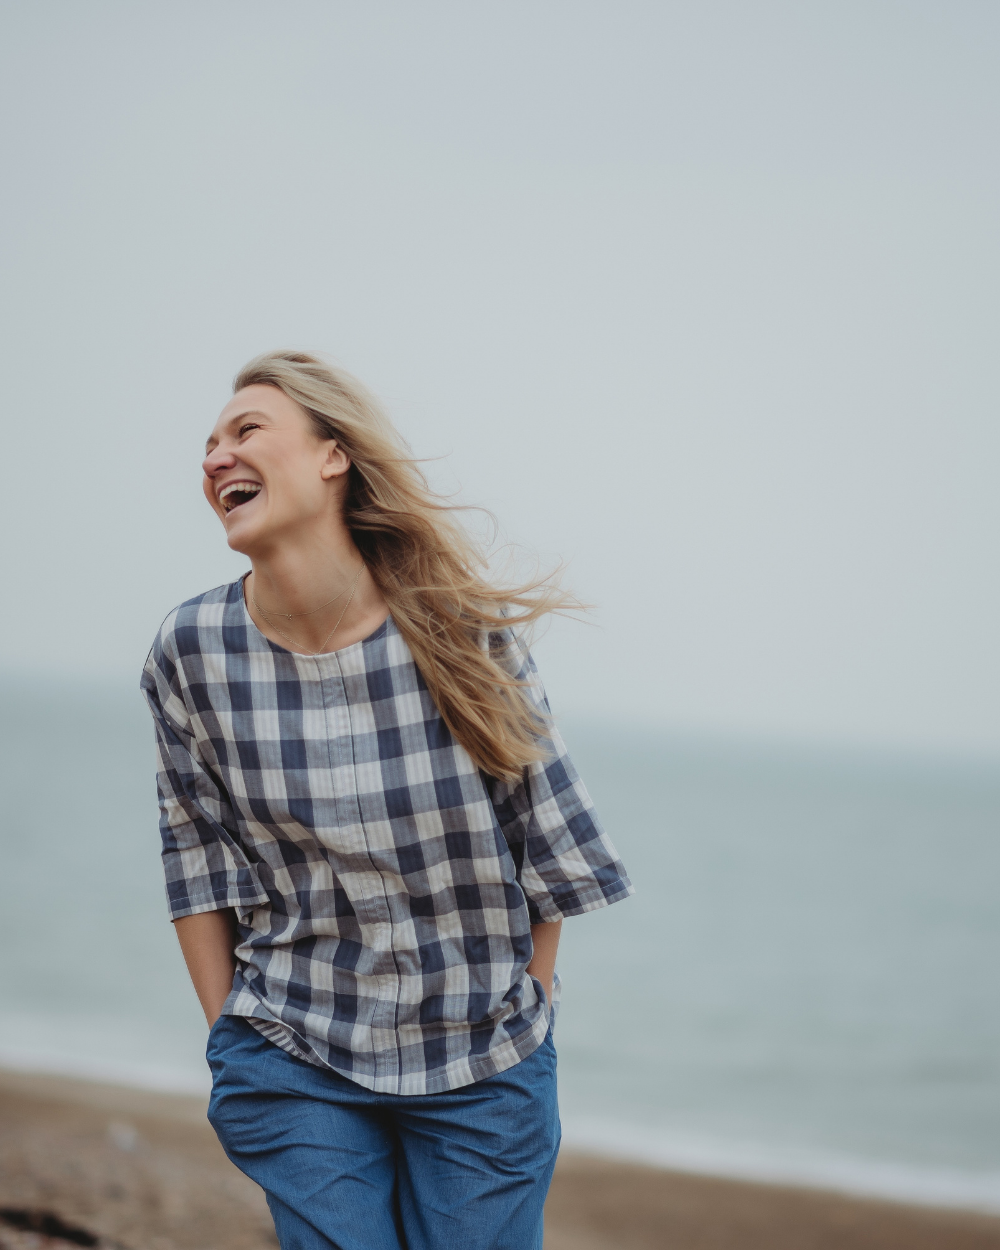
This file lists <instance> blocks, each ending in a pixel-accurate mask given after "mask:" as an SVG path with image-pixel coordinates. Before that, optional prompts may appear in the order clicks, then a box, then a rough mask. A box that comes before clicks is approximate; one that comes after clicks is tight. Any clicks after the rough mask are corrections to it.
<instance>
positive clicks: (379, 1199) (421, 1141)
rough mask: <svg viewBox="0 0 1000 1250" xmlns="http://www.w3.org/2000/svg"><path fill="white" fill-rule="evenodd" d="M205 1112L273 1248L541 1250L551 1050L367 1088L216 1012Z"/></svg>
mask: <svg viewBox="0 0 1000 1250" xmlns="http://www.w3.org/2000/svg"><path fill="white" fill-rule="evenodd" d="M208 1062H209V1066H210V1067H211V1069H212V1076H213V1086H212V1100H211V1104H210V1106H209V1113H208V1118H209V1120H210V1121H211V1123H212V1126H213V1128H214V1129H215V1131H216V1132H217V1133H218V1135H219V1140H220V1141H221V1143H222V1145H223V1148H224V1149H225V1152H226V1154H227V1155H228V1156H229V1158H230V1159H231V1160H232V1161H233V1163H235V1164H236V1166H237V1167H238V1168H239V1169H240V1170H241V1171H242V1172H245V1173H246V1175H247V1176H249V1177H251V1179H253V1180H255V1181H256V1182H257V1183H258V1185H260V1186H261V1187H262V1188H263V1190H264V1192H265V1193H266V1194H267V1202H268V1206H269V1207H270V1208H271V1214H272V1216H273V1217H274V1226H275V1229H276V1231H277V1234H278V1241H279V1243H280V1245H281V1248H282V1250H542V1207H543V1205H544V1202H545V1195H546V1193H547V1191H548V1188H549V1182H550V1180H551V1179H552V1169H553V1167H554V1166H555V1161H556V1154H557V1153H558V1150H559V1136H560V1133H559V1112H558V1107H557V1103H556V1052H555V1047H554V1046H553V1044H552V1034H551V1031H550V1032H549V1035H548V1036H547V1037H546V1039H545V1041H544V1042H543V1043H542V1045H541V1046H540V1047H539V1048H538V1049H537V1050H536V1051H534V1053H533V1054H531V1055H529V1056H528V1058H527V1059H524V1060H522V1061H521V1062H520V1063H519V1064H516V1065H515V1066H514V1067H513V1068H509V1069H508V1070H507V1071H506V1072H501V1073H500V1074H499V1075H498V1076H491V1077H487V1078H486V1079H485V1080H482V1081H476V1082H474V1083H473V1084H471V1085H464V1086H462V1088H460V1089H455V1090H447V1091H445V1092H443V1093H440V1094H416V1095H403V1094H376V1093H373V1092H372V1091H371V1090H368V1089H364V1088H363V1087H362V1086H360V1085H357V1084H355V1082H353V1081H350V1080H348V1079H347V1078H346V1077H343V1076H340V1075H339V1074H338V1073H336V1072H332V1071H329V1070H328V1069H325V1068H319V1067H315V1066H314V1065H313V1064H310V1063H306V1062H304V1061H303V1060H301V1059H296V1058H295V1057H294V1056H293V1055H289V1054H287V1053H286V1052H285V1051H283V1050H282V1049H281V1048H280V1047H279V1046H275V1045H274V1044H273V1043H271V1042H269V1041H267V1040H266V1039H265V1038H264V1037H262V1036H261V1035H260V1034H259V1033H258V1032H257V1030H256V1029H255V1028H254V1027H253V1025H251V1024H249V1023H247V1021H246V1020H243V1019H240V1018H239V1017H235V1016H222V1017H220V1018H219V1020H218V1021H216V1023H215V1025H214V1026H213V1028H212V1031H211V1033H210V1034H209V1040H208Z"/></svg>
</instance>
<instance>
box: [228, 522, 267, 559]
mask: <svg viewBox="0 0 1000 1250" xmlns="http://www.w3.org/2000/svg"><path fill="white" fill-rule="evenodd" d="M258 528H259V527H258V526H255V525H247V524H246V523H245V522H243V521H242V520H241V521H234V522H232V523H231V524H229V525H227V526H226V542H227V543H228V544H229V546H230V548H231V549H232V550H233V551H238V552H239V553H240V554H241V555H244V556H249V555H251V554H252V552H253V551H254V550H255V549H256V548H257V547H258V546H259V544H260V538H261V536H260V534H259V533H258V532H257V530H258Z"/></svg>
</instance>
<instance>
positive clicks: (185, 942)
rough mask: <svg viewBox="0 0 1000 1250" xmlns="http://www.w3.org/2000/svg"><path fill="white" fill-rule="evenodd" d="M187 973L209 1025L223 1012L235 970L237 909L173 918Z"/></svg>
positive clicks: (229, 908) (224, 909) (227, 908)
mask: <svg viewBox="0 0 1000 1250" xmlns="http://www.w3.org/2000/svg"><path fill="white" fill-rule="evenodd" d="M174 929H175V931H176V933H177V940H178V942H180V944H181V952H182V954H183V955H184V962H185V963H186V964H187V970H188V975H189V976H190V977H191V980H192V981H193V982H194V988H195V993H196V994H197V995H198V1001H199V1002H200V1003H201V1009H202V1011H203V1012H204V1013H205V1019H206V1020H207V1021H208V1026H209V1028H211V1027H212V1025H213V1024H214V1023H215V1022H216V1020H218V1018H219V1016H220V1015H221V1014H222V1007H223V1004H224V1003H225V1001H226V999H227V998H228V997H229V992H230V990H231V989H232V988H233V974H234V973H235V971H236V956H235V955H234V954H233V951H234V949H235V947H236V912H235V911H234V910H233V909H232V908H231V907H226V908H223V909H222V910H221V911H203V912H199V914H198V915H196V916H182V917H181V918H180V919H179V920H175V921H174Z"/></svg>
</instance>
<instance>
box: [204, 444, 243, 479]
mask: <svg viewBox="0 0 1000 1250" xmlns="http://www.w3.org/2000/svg"><path fill="white" fill-rule="evenodd" d="M235 464H236V457H235V456H234V455H233V453H232V452H231V451H226V450H225V448H224V447H222V446H221V445H220V446H218V447H213V448H212V450H211V451H210V452H209V453H208V455H207V456H206V457H205V459H204V460H203V461H202V462H201V468H202V472H203V473H204V474H205V476H206V477H215V475H216V473H221V472H222V470H223V469H231V468H232V467H233V466H234V465H235Z"/></svg>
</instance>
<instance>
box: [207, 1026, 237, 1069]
mask: <svg viewBox="0 0 1000 1250" xmlns="http://www.w3.org/2000/svg"><path fill="white" fill-rule="evenodd" d="M231 1019H232V1017H231V1016H227V1015H225V1014H224V1013H223V1014H222V1015H219V1016H217V1017H216V1018H215V1021H214V1022H213V1024H212V1027H211V1028H210V1029H209V1030H208V1037H207V1038H206V1039H205V1058H206V1059H207V1060H208V1064H209V1067H211V1066H212V1055H213V1053H215V1054H217V1053H218V1052H219V1050H220V1049H221V1047H222V1046H224V1045H225V1042H224V1041H220V1038H221V1035H222V1034H223V1033H224V1032H225V1030H226V1028H227V1026H228V1022H229V1021H230V1020H231Z"/></svg>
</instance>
